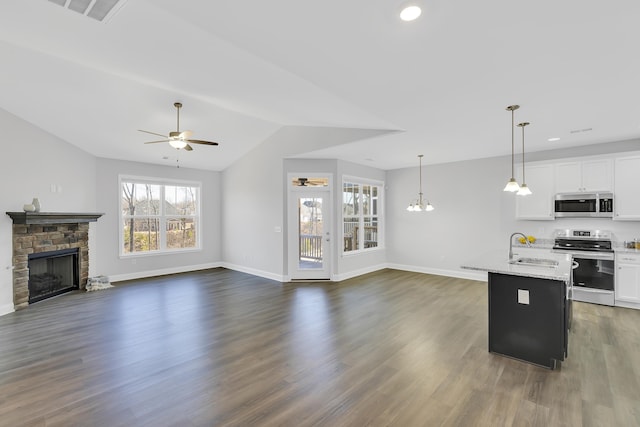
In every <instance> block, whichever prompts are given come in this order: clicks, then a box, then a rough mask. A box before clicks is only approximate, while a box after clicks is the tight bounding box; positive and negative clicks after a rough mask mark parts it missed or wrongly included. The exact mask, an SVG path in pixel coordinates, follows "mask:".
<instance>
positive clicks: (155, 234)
mask: <svg viewBox="0 0 640 427" xmlns="http://www.w3.org/2000/svg"><path fill="white" fill-rule="evenodd" d="M200 186H201V185H200V183H194V182H180V181H167V180H162V179H154V178H139V177H122V176H121V177H120V212H121V215H120V255H122V256H128V255H141V254H155V253H166V252H175V251H185V250H196V249H200V235H201V233H200Z"/></svg>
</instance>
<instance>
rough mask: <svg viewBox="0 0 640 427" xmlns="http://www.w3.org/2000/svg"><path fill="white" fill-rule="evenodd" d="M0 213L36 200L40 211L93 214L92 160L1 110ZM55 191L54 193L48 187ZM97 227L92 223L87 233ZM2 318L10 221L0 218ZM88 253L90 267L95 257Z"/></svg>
mask: <svg viewBox="0 0 640 427" xmlns="http://www.w3.org/2000/svg"><path fill="white" fill-rule="evenodd" d="M0 129H2V137H3V143H2V144H3V148H4V150H3V151H4V153H3V155H2V156H1V157H0V178H1V179H2V182H3V185H2V197H0V209H1V210H2V211H3V212H15V211H22V206H23V205H24V204H26V203H31V200H32V199H33V198H34V197H38V199H39V200H40V205H41V211H42V212H95V211H96V192H95V179H96V173H95V167H96V160H95V158H94V157H93V156H91V155H90V154H88V153H86V152H84V151H82V150H80V149H78V148H76V147H74V146H72V145H70V144H68V143H66V142H64V141H62V140H60V139H58V138H56V137H54V136H53V135H50V134H48V133H46V132H44V131H43V130H41V129H39V128H37V127H35V126H33V125H31V124H30V123H28V122H25V121H24V120H22V119H20V118H18V117H16V116H14V115H12V114H10V113H8V112H7V111H5V110H3V109H0ZM52 184H53V185H55V186H56V190H57V189H58V188H59V189H60V190H61V191H60V192H58V191H56V192H52V191H51V186H52ZM94 225H95V224H91V233H92V232H93V228H94ZM0 242H2V245H0V260H1V262H0V315H2V314H6V313H8V312H11V311H13V275H12V270H11V267H12V264H13V261H12V256H13V249H12V244H11V242H12V222H11V218H9V217H8V216H7V215H3V216H2V217H0ZM92 248H93V246H90V250H89V259H90V260H89V264H90V265H91V264H92V263H93V262H94V261H95V254H94V253H93V251H92Z"/></svg>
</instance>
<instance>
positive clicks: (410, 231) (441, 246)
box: [387, 141, 640, 278]
mask: <svg viewBox="0 0 640 427" xmlns="http://www.w3.org/2000/svg"><path fill="white" fill-rule="evenodd" d="M638 144H639V142H638V141H636V142H633V143H629V142H625V143H624V144H623V145H624V147H625V149H634V148H636V147H638ZM615 147H616V144H611V145H610V146H609V147H602V146H601V147H599V148H598V149H596V147H587V149H585V150H582V149H573V150H562V151H558V152H555V153H554V152H544V153H534V154H533V155H531V156H530V158H531V160H550V159H555V158H564V157H567V156H572V157H577V156H582V155H586V154H589V155H590V154H603V153H609V152H611V150H612V149H613V148H615ZM605 148H609V151H607V150H606V149H605ZM636 149H637V148H636ZM621 155H624V152H623V153H622V154H621ZM510 176H511V169H510V156H508V157H500V158H489V159H480V160H472V161H465V162H455V163H448V164H440V165H427V166H423V190H424V193H425V197H426V198H428V199H429V200H430V201H431V203H432V204H433V205H434V206H435V208H436V209H435V210H434V211H432V212H423V213H411V212H407V211H406V210H405V208H406V206H407V205H408V204H409V202H410V201H411V199H415V198H416V197H417V192H418V188H419V186H418V168H417V167H416V168H407V169H397V170H393V171H388V172H387V183H388V187H389V188H388V190H387V219H388V224H389V225H388V230H387V231H388V233H387V242H388V250H387V261H388V263H389V264H390V265H391V266H392V267H396V268H401V269H406V270H410V271H420V272H425V273H434V274H442V275H451V276H458V277H468V278H482V277H484V276H485V275H484V274H478V273H475V272H470V271H468V270H462V269H460V265H461V264H463V263H464V262H465V261H466V260H470V259H473V258H474V257H476V256H477V255H479V254H480V253H482V252H484V251H490V250H504V251H505V254H506V253H507V251H508V245H509V236H510V235H511V233H513V232H514V231H520V232H523V233H525V234H527V235H533V236H536V237H538V238H545V239H551V238H552V234H553V231H554V230H555V229H561V228H585V229H606V230H611V231H612V232H613V233H614V236H615V238H616V239H618V240H624V239H629V238H633V237H640V222H637V221H631V222H628V221H613V220H611V219H605V218H597V219H571V218H563V219H558V220H555V221H516V220H515V200H514V199H515V197H516V195H515V194H513V193H505V192H504V191H502V189H503V188H504V185H505V184H506V181H507V180H508V179H509V177H510ZM533 191H535V189H533ZM639 195H640V181H639Z"/></svg>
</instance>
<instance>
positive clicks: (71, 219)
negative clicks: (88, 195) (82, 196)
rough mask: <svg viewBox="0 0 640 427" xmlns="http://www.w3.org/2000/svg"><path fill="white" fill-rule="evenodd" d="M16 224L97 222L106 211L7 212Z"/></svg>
mask: <svg viewBox="0 0 640 427" xmlns="http://www.w3.org/2000/svg"><path fill="white" fill-rule="evenodd" d="M7 215H9V216H10V217H11V219H12V220H13V223H14V224H27V225H29V224H79V223H83V222H95V221H97V220H98V218H100V217H101V216H102V215H104V213H70V212H7Z"/></svg>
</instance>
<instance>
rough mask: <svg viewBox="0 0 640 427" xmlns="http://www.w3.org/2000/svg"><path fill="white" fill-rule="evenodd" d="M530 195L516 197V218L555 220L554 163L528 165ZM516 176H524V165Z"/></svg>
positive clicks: (527, 178)
mask: <svg viewBox="0 0 640 427" xmlns="http://www.w3.org/2000/svg"><path fill="white" fill-rule="evenodd" d="M525 172H526V181H527V186H528V187H529V188H530V189H531V194H530V195H528V196H518V195H514V196H515V198H516V219H533V220H553V219H555V217H554V214H553V196H554V195H555V181H554V165H553V164H540V165H537V164H536V165H528V166H527V167H526V169H525ZM516 176H522V167H519V168H518V173H517V175H516Z"/></svg>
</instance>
